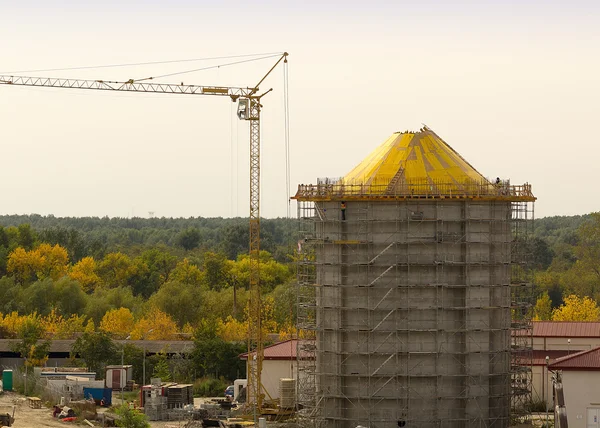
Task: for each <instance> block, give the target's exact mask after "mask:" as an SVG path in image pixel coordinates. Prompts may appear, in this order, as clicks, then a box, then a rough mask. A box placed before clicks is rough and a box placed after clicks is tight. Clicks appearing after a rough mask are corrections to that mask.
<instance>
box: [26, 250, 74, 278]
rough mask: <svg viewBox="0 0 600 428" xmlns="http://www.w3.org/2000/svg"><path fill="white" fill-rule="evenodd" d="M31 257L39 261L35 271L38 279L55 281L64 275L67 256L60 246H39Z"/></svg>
mask: <svg viewBox="0 0 600 428" xmlns="http://www.w3.org/2000/svg"><path fill="white" fill-rule="evenodd" d="M32 255H33V257H35V258H36V259H38V260H39V262H37V263H38V266H37V271H36V275H37V277H38V278H39V279H44V278H52V279H53V280H55V281H56V280H58V279H59V278H62V277H63V276H64V275H66V273H67V266H68V264H69V255H68V254H67V250H65V249H64V248H63V247H61V246H60V245H58V244H56V245H54V246H51V245H50V244H41V245H40V246H39V247H37V248H36V249H35V250H33V251H32Z"/></svg>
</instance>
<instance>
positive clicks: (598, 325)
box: [533, 321, 600, 338]
mask: <svg viewBox="0 0 600 428" xmlns="http://www.w3.org/2000/svg"><path fill="white" fill-rule="evenodd" d="M533 335H534V336H535V337H566V338H574V337H600V322H580V321H534V322H533Z"/></svg>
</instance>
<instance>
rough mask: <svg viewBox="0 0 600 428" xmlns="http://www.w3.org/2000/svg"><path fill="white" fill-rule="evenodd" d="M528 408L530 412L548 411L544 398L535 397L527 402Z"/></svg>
mask: <svg viewBox="0 0 600 428" xmlns="http://www.w3.org/2000/svg"><path fill="white" fill-rule="evenodd" d="M550 407H552V406H550ZM526 408H527V410H528V411H529V412H534V413H542V412H545V411H546V402H545V401H544V400H540V399H535V398H534V399H533V400H531V401H530V402H529V403H527V406H526Z"/></svg>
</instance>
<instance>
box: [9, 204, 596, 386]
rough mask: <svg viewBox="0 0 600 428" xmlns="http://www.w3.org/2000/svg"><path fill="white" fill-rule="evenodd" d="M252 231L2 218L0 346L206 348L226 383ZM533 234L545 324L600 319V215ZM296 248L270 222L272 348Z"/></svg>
mask: <svg viewBox="0 0 600 428" xmlns="http://www.w3.org/2000/svg"><path fill="white" fill-rule="evenodd" d="M247 222H248V221H247V219H243V218H233V219H225V218H188V219H183V218H150V219H143V218H108V217H105V218H97V217H85V218H70V217H65V218H59V217H54V216H40V215H29V216H24V215H19V216H17V215H10V216H9V215H5V216H0V336H1V337H3V338H20V337H23V336H24V335H26V334H29V333H27V332H31V331H37V332H38V336H39V338H40V339H41V338H44V339H65V338H77V340H78V341H79V342H81V340H82V337H83V338H87V339H89V340H88V341H91V340H92V334H93V337H104V336H105V338H106V339H109V340H114V339H125V338H127V337H129V338H131V339H147V340H179V339H194V340H196V341H199V339H200V338H202V343H208V342H210V341H213V342H210V343H212V346H213V348H219V347H221V348H223V349H225V348H227V347H230V348H227V349H229V350H228V351H227V350H224V351H223V352H224V353H225V354H227V353H229V354H228V355H230V356H231V359H230V360H228V361H223V362H222V364H221V366H214V364H213V366H210V364H208V362H207V361H208V359H210V358H212V357H210V358H209V356H207V355H204V354H202V352H205V353H206V352H209V350H208V349H204V351H200V350H199V351H198V352H200V354H202V355H204V357H198V358H200V360H197V361H196V364H197V365H199V366H201V367H204V369H202V370H200V371H199V372H200V374H204V375H213V376H216V375H224V374H225V372H227V367H231V366H232V361H234V359H237V355H238V354H239V352H243V350H244V345H243V343H244V341H245V339H246V332H247V326H246V324H245V322H246V312H245V306H246V302H247V299H248V282H249V260H248V256H247V245H248V224H247ZM532 226H533V228H532V230H533V234H532V236H530V239H529V240H528V247H527V248H528V250H529V255H530V256H531V258H530V259H531V262H532V263H531V266H532V268H533V270H532V279H533V281H534V293H535V295H534V296H533V297H534V298H533V303H535V305H534V306H533V315H534V317H535V319H538V320H550V319H554V320H588V321H595V320H600V309H599V308H598V305H597V303H598V301H599V299H600V214H599V213H592V214H588V215H581V216H559V217H546V218H541V219H537V220H535V221H534V223H533V225H532ZM297 239H298V238H297V223H296V220H295V219H285V218H278V219H264V220H262V221H261V249H262V251H261V254H260V257H261V261H262V264H261V273H260V274H261V286H262V292H263V301H264V305H263V306H264V307H263V319H264V322H263V326H264V329H265V333H267V334H269V335H271V337H273V338H275V337H278V338H279V339H285V338H288V337H290V336H291V335H292V334H293V333H294V320H295V303H296V298H295V289H294V279H295V274H294V263H293V257H294V249H295V243H296V241H297ZM86 334H87V336H86ZM232 344H237V345H232ZM83 345H85V343H80V347H81V346H83ZM232 346H233V347H232ZM236 346H237V347H236ZM198 347H199V348H198V349H200V348H201V345H200V343H198ZM38 348H40V347H38ZM28 349H29V348H28ZM81 349H83V348H81ZM29 351H31V349H29ZM238 351H239V352H238ZM21 352H22V353H23V352H28V351H27V349H25V350H21ZM131 352H133V353H135V352H134V351H131ZM80 354H81V353H80ZM92 354H93V352H92ZM200 354H199V355H200ZM32 357H33V356H32ZM39 357H40V358H42V359H43V353H42V351H40V355H39ZM202 358H204V360H202ZM34 359H35V358H33V360H34ZM209 366H210V367H209ZM233 366H235V367H237V366H238V364H237V363H236V364H233ZM236 370H237V369H236ZM199 372H198V371H196V372H195V374H196V375H197V374H198V373H199ZM238 372H239V370H238ZM228 375H229V376H235V373H231V372H229V373H228Z"/></svg>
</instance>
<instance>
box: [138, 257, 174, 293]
mask: <svg viewBox="0 0 600 428" xmlns="http://www.w3.org/2000/svg"><path fill="white" fill-rule="evenodd" d="M142 260H143V261H144V262H145V263H146V264H147V265H148V268H149V269H150V270H151V271H152V272H156V273H157V274H158V279H159V282H158V283H159V285H162V284H164V283H165V282H167V281H169V277H170V275H171V271H173V269H175V266H177V257H175V256H173V255H171V254H170V253H169V252H168V251H166V249H158V248H153V249H151V250H148V251H144V253H143V254H142Z"/></svg>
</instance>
